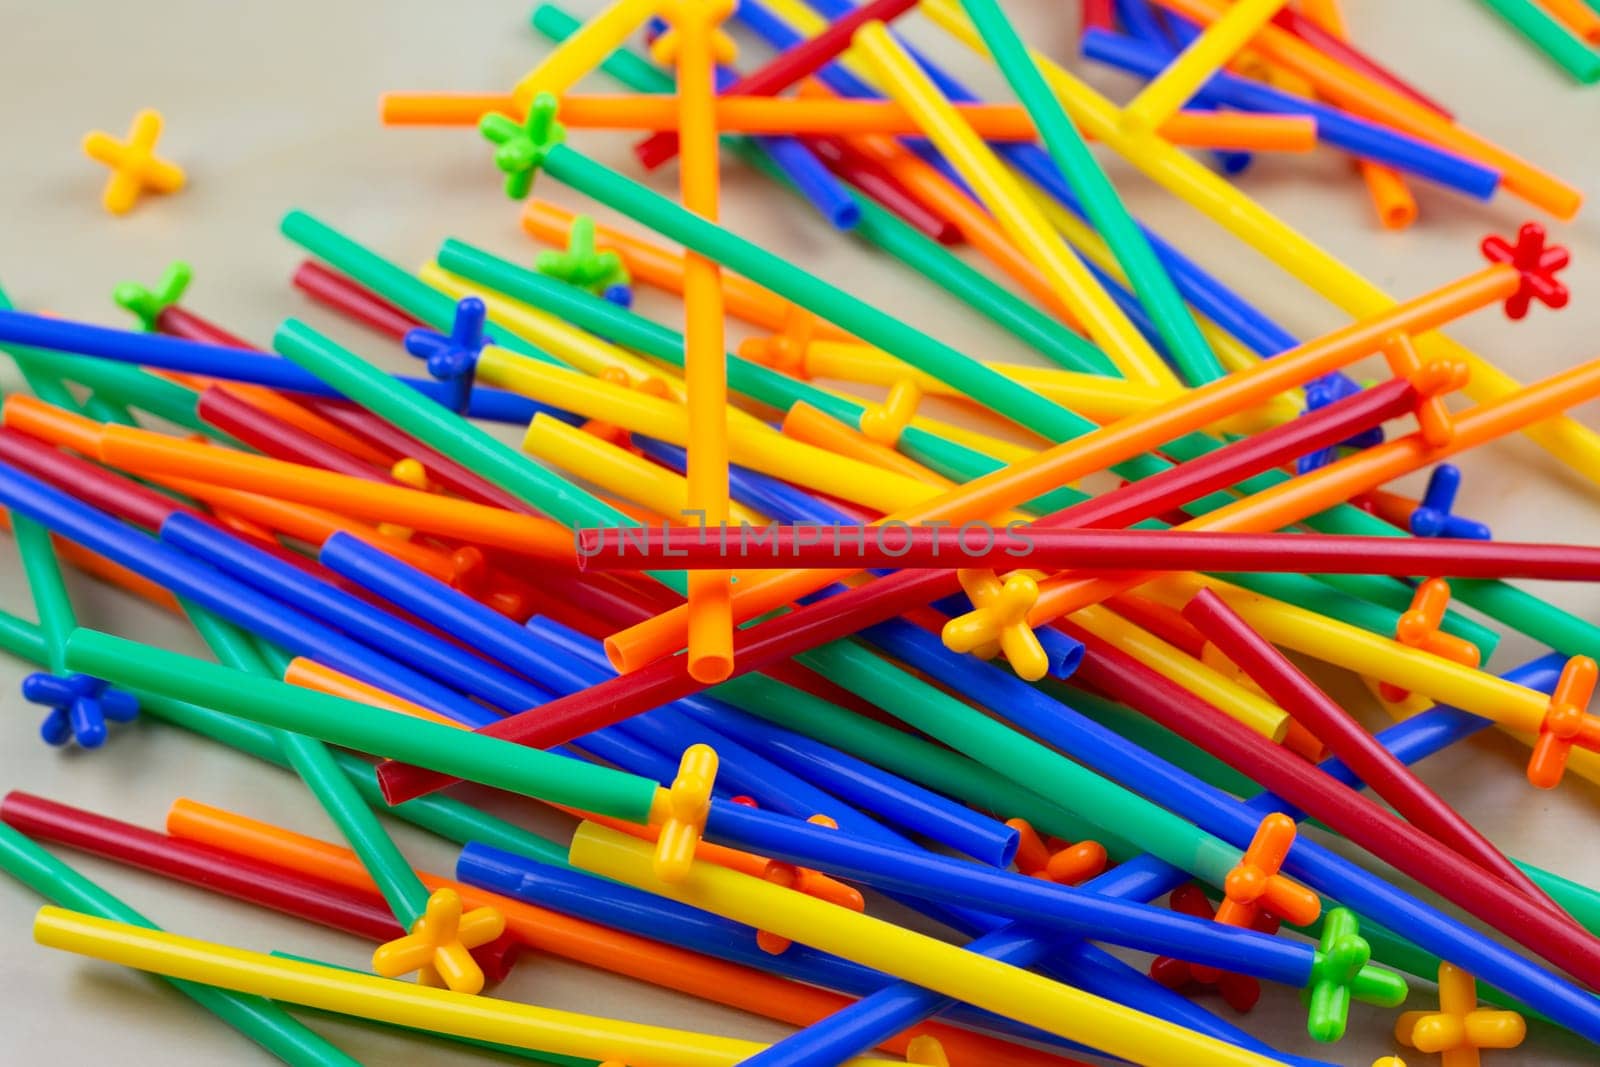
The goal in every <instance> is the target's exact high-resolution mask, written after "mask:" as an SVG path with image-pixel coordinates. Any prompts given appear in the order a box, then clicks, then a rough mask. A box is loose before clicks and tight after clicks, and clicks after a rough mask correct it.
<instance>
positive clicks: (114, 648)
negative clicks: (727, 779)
mask: <svg viewBox="0 0 1600 1067" xmlns="http://www.w3.org/2000/svg"><path fill="white" fill-rule="evenodd" d="M67 666H68V667H69V668H71V669H72V670H78V671H83V672H84V673H86V674H92V675H94V676H95V677H97V678H105V679H108V680H110V681H113V682H115V683H117V684H120V685H123V686H126V687H127V688H129V689H135V690H141V691H145V692H156V693H165V694H167V695H169V696H173V697H176V698H178V699H180V700H186V701H188V702H190V703H193V704H201V705H203V706H205V707H210V708H216V709H217V710H219V711H226V712H228V713H229V714H231V715H238V716H241V717H243V718H246V719H249V720H251V721H252V722H259V723H262V724H263V725H266V726H272V727H276V728H277V729H279V730H287V731H290V732H291V733H300V734H305V735H306V736H308V737H314V738H317V739H318V740H320V741H326V742H327V743H329V744H332V745H342V746H343V747H345V748H352V749H355V750H356V751H358V752H366V753H368V754H370V755H376V756H386V757H389V758H391V759H398V760H403V761H405V762H406V763H414V764H416V765H417V766H419V767H427V768H429V769H430V770H435V771H440V772H442V773H444V774H449V775H453V776H455V777H458V778H465V779H467V780H468V781H473V782H481V783H482V784H484V785H489V786H493V787H495V788H498V789H505V790H507V791H509V792H512V793H519V794H521V795H523V796H530V797H537V798H538V799H541V800H549V801H551V802H553V803H556V804H564V805H566V806H568V807H574V808H582V809H584V810H585V811H593V812H598V813H600V814H602V815H610V816H612V817H613V818H618V819H626V820H628V821H629V822H636V823H646V822H648V821H649V818H650V808H651V803H652V801H653V800H654V799H655V793H656V789H657V788H658V787H657V785H656V783H654V782H651V781H647V780H645V779H643V778H640V777H637V776H635V775H631V774H624V773H623V772H621V771H615V770H611V769H610V768H607V767H597V766H591V765H579V764H577V763H575V762H574V761H572V760H569V759H565V758H563V757H561V756H557V755H554V754H553V753H549V752H545V751H543V750H542V749H534V748H524V747H522V746H520V745H513V744H510V743H509V742H506V741H500V740H497V739H495V738H493V737H485V736H483V735H482V734H477V733H472V732H469V731H466V730H455V729H452V728H451V727H448V726H441V725H439V724H437V723H431V722H424V721H422V720H419V719H406V718H403V717H401V716H397V715H395V714H394V713H392V712H387V711H382V710H380V709H377V708H373V707H368V706H367V705H365V704H358V703H356V702H354V701H350V700H341V699H340V698H338V697H333V696H328V695H327V694H325V693H314V692H311V691H310V690H306V689H297V688H295V687H294V686H292V685H288V684H286V683H284V682H280V681H277V680H275V679H272V678H252V677H250V676H249V675H246V674H243V673H241V672H239V671H236V670H232V669H230V668H227V667H223V666H221V665H219V664H215V663H206V662H205V661H203V660H198V659H195V658H194V657H192V656H184V655H180V654H178V653H176V652H168V651H167V650H166V649H160V648H153V647H151V646H149V645H143V644H140V643H139V642H137V641H128V640H126V639H124V638H120V637H113V636H112V635H110V634H104V633H99V632H97V631H94V630H79V631H78V632H77V633H75V634H73V635H72V640H70V641H69V642H67Z"/></svg>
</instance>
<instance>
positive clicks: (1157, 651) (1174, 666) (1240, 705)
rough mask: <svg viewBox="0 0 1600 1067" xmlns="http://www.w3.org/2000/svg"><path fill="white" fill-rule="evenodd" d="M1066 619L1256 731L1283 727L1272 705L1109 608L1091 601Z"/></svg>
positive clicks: (1278, 732) (1270, 733)
mask: <svg viewBox="0 0 1600 1067" xmlns="http://www.w3.org/2000/svg"><path fill="white" fill-rule="evenodd" d="M1072 621H1073V622H1075V623H1077V624H1078V625H1079V626H1082V627H1083V628H1084V629H1085V630H1088V631H1089V632H1090V633H1092V634H1094V635H1095V636H1096V637H1100V638H1103V639H1105V640H1106V641H1108V642H1110V643H1111V644H1112V645H1114V646H1115V647H1116V648H1118V649H1120V650H1121V651H1123V652H1126V653H1127V654H1128V655H1130V656H1132V657H1133V658H1134V659H1136V660H1138V661H1139V662H1140V663H1143V664H1144V665H1145V666H1147V667H1149V668H1150V669H1151V670H1154V671H1157V672H1158V673H1160V674H1161V675H1162V676H1163V677H1165V678H1167V679H1168V680H1170V681H1172V682H1173V683H1175V684H1177V685H1180V686H1182V687H1183V688H1185V689H1187V690H1188V691H1189V692H1191V693H1193V694H1194V695H1195V696H1197V697H1199V698H1200V699H1201V700H1204V701H1205V702H1206V703H1208V704H1210V705H1212V706H1213V707H1216V708H1220V709H1221V710H1223V711H1225V712H1227V713H1228V717H1229V718H1230V719H1234V720H1235V721H1237V722H1241V723H1243V724H1244V725H1246V726H1248V727H1250V729H1252V730H1254V731H1255V732H1256V733H1258V734H1260V735H1261V736H1263V737H1266V738H1268V739H1270V740H1273V741H1282V740H1283V736H1284V734H1285V733H1286V732H1287V731H1288V729H1289V716H1288V713H1286V712H1285V711H1284V710H1283V709H1282V708H1280V707H1278V705H1276V704H1274V703H1273V702H1272V701H1270V700H1268V699H1266V698H1265V697H1263V696H1262V695H1261V694H1260V693H1257V692H1253V691H1252V690H1250V689H1247V688H1245V687H1244V686H1242V685H1240V684H1239V683H1238V682H1236V681H1234V680H1233V679H1232V678H1229V677H1227V676H1226V675H1224V674H1222V673H1220V672H1218V671H1215V670H1213V669H1212V668H1211V667H1209V666H1207V665H1206V664H1204V663H1201V662H1200V661H1199V660H1197V659H1195V658H1194V657H1193V656H1190V655H1189V654H1188V653H1186V652H1184V651H1183V650H1182V649H1180V648H1177V647H1175V646H1173V645H1170V644H1168V643H1167V642H1165V641H1163V640H1161V638H1159V637H1156V636H1155V635H1154V634H1152V633H1150V632H1149V631H1147V630H1145V629H1143V628H1142V627H1139V626H1136V625H1134V624H1133V623H1131V622H1129V621H1128V620H1127V619H1124V618H1123V617H1122V616H1120V615H1118V614H1116V613H1115V612H1113V611H1111V610H1109V609H1107V608H1103V607H1100V606H1099V605H1095V606H1093V607H1087V608H1083V609H1081V610H1079V611H1076V612H1074V613H1073V615H1072Z"/></svg>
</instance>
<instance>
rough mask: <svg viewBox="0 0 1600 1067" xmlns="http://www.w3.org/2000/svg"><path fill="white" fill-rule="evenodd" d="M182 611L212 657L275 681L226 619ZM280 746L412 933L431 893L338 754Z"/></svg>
mask: <svg viewBox="0 0 1600 1067" xmlns="http://www.w3.org/2000/svg"><path fill="white" fill-rule="evenodd" d="M181 603H182V604H183V610H184V612H185V613H186V614H187V615H188V616H189V618H190V620H191V621H192V622H193V623H194V626H195V629H196V630H198V631H199V632H200V636H201V637H202V638H203V639H204V640H205V643H206V644H207V645H208V646H210V648H211V651H212V653H213V654H214V655H215V656H216V657H217V658H218V659H219V660H221V661H222V662H223V663H226V664H227V665H228V666H230V667H232V668H233V669H234V670H237V671H244V672H246V673H249V674H254V675H258V676H260V677H263V678H274V677H277V676H279V674H281V672H279V674H275V673H274V670H273V666H274V665H272V664H269V662H268V660H267V659H266V658H264V657H263V656H262V654H261V653H260V652H258V651H257V648H256V645H255V643H254V642H253V641H251V639H250V638H249V637H247V636H246V635H245V634H244V633H243V632H242V631H240V630H239V629H237V628H236V627H234V626H232V625H230V624H229V623H228V622H226V621H225V620H223V619H220V618H218V617H217V616H215V615H213V614H211V613H210V612H208V611H206V610H205V609H203V608H201V607H199V606H197V605H195V604H192V603H189V602H187V601H182V602H181ZM277 742H278V744H279V745H280V746H281V747H282V748H283V754H284V757H285V758H286V759H288V761H289V765H290V766H291V767H293V768H294V772H295V773H296V774H298V775H299V776H300V779H301V781H303V782H305V784H306V788H307V789H309V790H311V794H312V796H314V797H316V798H317V803H319V804H321V805H322V810H323V811H324V812H326V813H327V815H328V818H329V819H331V820H332V821H333V824H334V826H336V827H338V829H339V833H340V834H342V835H343V836H344V839H345V841H347V842H349V844H350V848H351V849H352V850H353V851H354V852H355V854H356V856H357V858H359V859H360V860H361V865H362V866H363V867H365V868H366V870H367V873H368V874H369V875H371V876H372V881H373V883H374V884H375V885H376V886H377V887H378V892H380V893H382V894H383V899H384V900H385V901H386V902H387V903H388V905H389V910H390V911H391V912H392V913H393V914H394V917H395V919H396V921H398V922H399V923H400V927H401V929H403V930H410V929H411V928H412V927H413V926H415V925H416V922H417V920H418V919H420V918H422V914H423V912H424V911H425V910H427V906H428V889H427V887H426V886H424V885H423V884H422V879H420V878H418V877H417V872H416V871H414V870H412V869H411V864H410V863H408V862H406V858H405V857H404V856H403V855H401V854H400V849H399V848H397V847H396V846H395V843H394V841H393V840H392V839H390V837H389V835H388V833H386V832H385V831H384V829H383V824H382V823H380V822H378V817H377V816H376V815H374V814H373V813H372V809H371V808H369V807H367V804H366V801H364V800H363V799H362V798H361V794H359V793H358V792H356V788H355V786H354V785H352V784H351V783H350V780H349V779H348V778H346V777H345V776H344V772H342V771H341V770H340V769H339V765H338V764H337V763H335V762H334V759H333V753H332V752H331V751H330V750H329V749H328V746H326V745H324V744H323V743H322V742H321V741H317V740H313V739H312V738H309V737H306V736H305V735H303V734H294V733H287V732H284V731H281V730H280V731H278V732H277Z"/></svg>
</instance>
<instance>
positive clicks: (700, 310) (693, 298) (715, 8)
mask: <svg viewBox="0 0 1600 1067" xmlns="http://www.w3.org/2000/svg"><path fill="white" fill-rule="evenodd" d="M733 6H734V5H733V0H673V2H672V3H670V4H668V5H667V6H666V7H664V8H663V10H662V14H663V15H665V16H666V17H667V20H668V22H669V25H670V28H669V29H668V31H667V33H666V34H664V35H663V36H662V37H661V38H660V39H659V40H657V42H656V46H655V48H654V49H653V51H654V53H655V54H656V58H657V59H663V58H666V54H667V53H672V54H675V59H676V67H677V74H678V98H677V100H676V101H675V103H676V105H677V116H678V121H677V128H678V152H679V158H678V188H679V192H680V194H681V195H682V198H683V206H684V208H685V209H687V210H689V211H692V212H693V213H695V214H696V215H699V216H701V217H702V218H705V219H708V220H710V221H711V222H716V221H717V216H718V212H719V205H718V202H719V200H720V199H721V196H722V176H721V172H720V170H719V155H720V150H719V148H718V145H717V111H716V108H715V106H714V105H715V101H716V95H717V87H716V80H715V74H716V65H717V62H718V59H717V54H716V53H717V44H718V38H719V35H720V33H721V30H720V29H719V27H720V26H721V24H722V21H723V20H724V19H725V18H727V17H728V16H729V15H730V14H732V13H733ZM683 305H684V329H683V336H684V341H683V381H684V387H685V396H684V406H685V407H686V408H687V409H688V410H687V417H688V427H689V434H688V461H687V470H686V471H685V474H686V475H687V477H688V492H687V494H686V496H687V500H688V507H687V508H686V509H685V510H686V511H687V512H688V513H689V514H690V515H694V514H698V516H699V520H700V522H701V523H703V524H705V525H708V526H721V525H723V524H724V523H726V522H727V521H728V410H727V409H728V374H727V345H726V339H725V337H724V333H723V325H724V323H723V310H722V267H721V266H720V265H719V264H718V263H717V262H716V261H715V260H713V259H709V258H707V257H706V256H702V255H700V254H699V253H698V252H693V251H690V252H687V253H686V254H685V255H684V257H683ZM688 592H689V598H688V610H689V673H690V675H692V676H693V677H694V678H696V679H698V680H700V681H702V682H719V681H721V680H722V679H724V678H726V677H728V675H730V674H731V673H733V606H732V600H733V591H732V588H731V586H730V582H729V574H728V572H727V571H706V572H704V573H703V574H691V575H689V590H688Z"/></svg>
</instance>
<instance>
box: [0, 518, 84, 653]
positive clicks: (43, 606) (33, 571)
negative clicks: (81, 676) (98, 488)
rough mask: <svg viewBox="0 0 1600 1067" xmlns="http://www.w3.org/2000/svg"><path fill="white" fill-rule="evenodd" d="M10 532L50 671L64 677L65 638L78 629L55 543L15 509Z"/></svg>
mask: <svg viewBox="0 0 1600 1067" xmlns="http://www.w3.org/2000/svg"><path fill="white" fill-rule="evenodd" d="M11 532H12V534H13V535H14V536H15V537H16V539H17V552H18V554H19V555H21V556H22V570H23V572H24V573H25V574H26V575H27V576H28V591H29V592H30V593H31V594H32V595H33V608H34V612H35V613H36V614H37V615H38V616H39V628H40V630H41V631H42V632H43V633H44V639H45V647H46V648H47V649H48V650H49V662H50V671H51V673H52V674H58V675H61V676H63V677H64V676H65V675H66V665H65V660H66V650H67V638H69V637H71V636H72V631H73V630H75V629H77V628H78V617H77V615H76V614H75V613H74V612H73V610H72V598H71V597H70V596H69V595H68V594H67V582H66V579H65V578H64V577H63V576H62V574H61V561H60V560H59V559H57V558H56V546H55V545H54V544H52V543H51V541H50V531H49V530H48V529H46V528H45V527H44V526H41V525H40V524H39V523H36V522H34V521H33V520H32V519H30V518H28V517H27V516H26V515H21V514H18V513H17V512H12V513H11Z"/></svg>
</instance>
